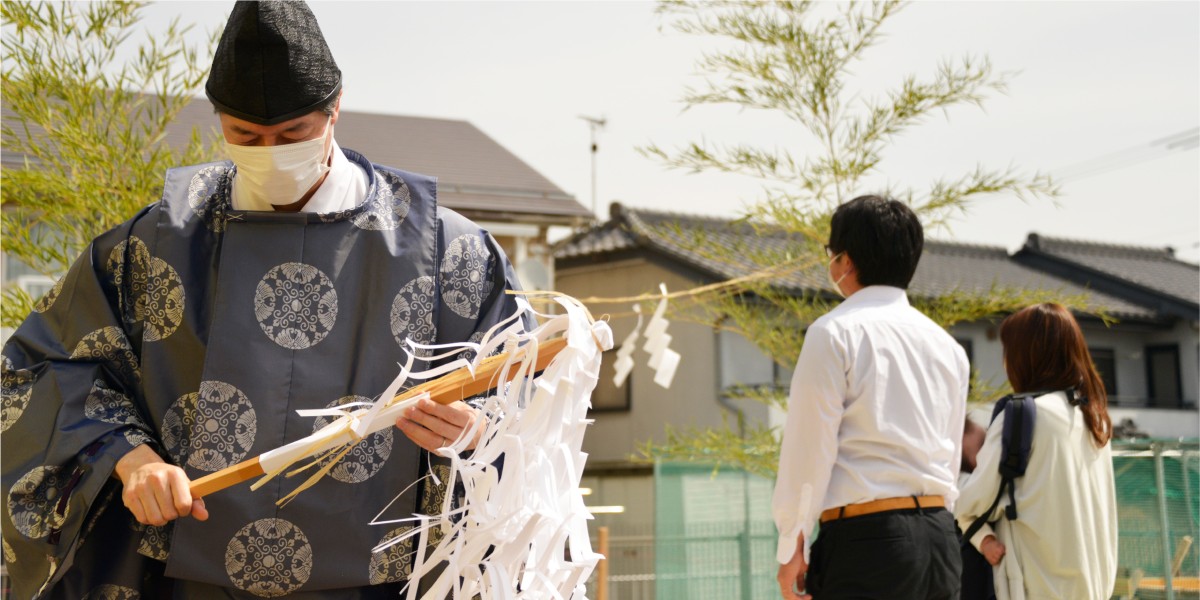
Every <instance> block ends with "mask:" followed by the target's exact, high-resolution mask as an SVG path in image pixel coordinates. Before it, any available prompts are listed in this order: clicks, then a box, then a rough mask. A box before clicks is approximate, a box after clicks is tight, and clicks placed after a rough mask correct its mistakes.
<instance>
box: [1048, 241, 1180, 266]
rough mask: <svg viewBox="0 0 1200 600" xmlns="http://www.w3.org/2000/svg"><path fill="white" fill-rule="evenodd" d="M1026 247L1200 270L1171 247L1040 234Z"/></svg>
mask: <svg viewBox="0 0 1200 600" xmlns="http://www.w3.org/2000/svg"><path fill="white" fill-rule="evenodd" d="M1025 245H1026V246H1027V247H1030V248H1032V249H1034V250H1041V251H1043V252H1053V251H1054V250H1055V249H1064V250H1065V249H1077V250H1085V251H1092V252H1095V253H1096V254H1101V255H1106V256H1124V257H1130V258H1159V259H1166V260H1170V261H1173V262H1177V263H1180V264H1184V265H1188V266H1192V267H1197V268H1200V265H1197V264H1195V263H1190V262H1188V261H1185V260H1181V259H1179V258H1178V257H1177V256H1175V252H1174V249H1172V248H1171V247H1170V246H1137V245H1133V244H1114V243H1111V242H1098V241H1094V240H1081V239H1076V238H1064V237H1056V236H1048V235H1044V234H1040V233H1031V234H1029V237H1028V238H1027V239H1026V242H1025Z"/></svg>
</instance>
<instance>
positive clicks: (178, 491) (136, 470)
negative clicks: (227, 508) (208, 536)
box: [114, 444, 208, 525]
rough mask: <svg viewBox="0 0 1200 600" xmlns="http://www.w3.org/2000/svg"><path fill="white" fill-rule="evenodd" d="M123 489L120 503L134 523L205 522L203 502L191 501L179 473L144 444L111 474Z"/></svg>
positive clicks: (180, 471)
mask: <svg viewBox="0 0 1200 600" xmlns="http://www.w3.org/2000/svg"><path fill="white" fill-rule="evenodd" d="M114 474H115V475H116V477H117V479H120V480H121V484H122V485H124V486H125V489H124V491H122V492H121V500H122V501H123V502H124V503H125V508H128V509H129V512H131V513H133V516H134V518H136V519H137V520H138V523H142V524H144V525H166V524H167V522H168V521H173V520H175V519H178V518H179V517H186V516H189V515H190V516H192V517H195V519H196V520H197V521H206V520H208V510H207V509H206V508H204V500H201V499H200V498H195V499H193V498H192V493H191V490H189V489H188V484H189V483H190V482H189V481H188V476H187V474H186V473H184V472H183V469H180V468H179V467H176V466H175V465H172V464H169V463H167V462H165V461H164V460H163V459H162V458H161V457H160V456H159V455H158V454H157V453H156V452H154V450H153V449H151V448H150V446H147V445H145V444H143V445H141V446H138V447H137V448H134V449H133V450H130V451H129V453H128V454H126V455H125V456H122V457H121V459H120V460H118V461H117V467H116V469H115V471H114Z"/></svg>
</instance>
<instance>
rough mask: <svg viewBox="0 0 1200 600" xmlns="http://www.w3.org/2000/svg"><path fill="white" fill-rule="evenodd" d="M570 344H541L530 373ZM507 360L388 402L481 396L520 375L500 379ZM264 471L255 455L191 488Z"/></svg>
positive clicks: (206, 489)
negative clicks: (424, 398)
mask: <svg viewBox="0 0 1200 600" xmlns="http://www.w3.org/2000/svg"><path fill="white" fill-rule="evenodd" d="M566 345H567V339H566V338H555V339H553V340H550V341H547V342H542V343H541V344H539V345H538V355H537V360H536V362H534V368H533V370H532V371H530V372H531V373H536V372H538V371H542V370H544V369H545V368H546V367H547V366H549V364H550V361H551V360H552V359H553V358H554V357H555V356H557V355H558V353H559V352H560V351H561V350H562V349H563V348H565V347H566ZM507 360H508V353H504V354H498V355H496V356H490V357H488V358H485V359H484V360H483V361H481V362H480V363H479V366H478V367H476V368H475V373H474V374H471V371H470V370H469V369H467V368H466V367H463V368H461V369H458V370H455V371H451V372H450V373H447V374H445V375H443V376H442V377H439V378H437V379H433V380H431V381H427V382H425V383H423V384H421V385H418V386H414V387H412V388H409V389H408V390H406V391H404V392H402V393H400V394H397V395H396V397H394V398H392V400H391V402H389V403H388V405H389V406H390V405H393V404H396V403H399V402H403V401H405V400H408V399H411V398H415V397H417V396H419V395H421V394H424V393H426V392H428V393H429V399H430V400H433V401H434V402H437V403H438V404H450V403H452V402H456V401H459V400H462V399H464V398H470V397H472V396H477V395H479V394H481V393H483V392H486V391H488V390H490V389H494V388H496V387H499V386H500V385H502V384H504V383H507V382H508V381H510V380H511V379H512V378H513V377H516V375H517V373H518V372H519V371H520V368H519V365H520V364H521V363H519V362H518V363H515V364H513V366H512V368H510V369H509V371H508V374H507V378H506V379H505V380H504V381H499V380H498V379H496V377H497V376H498V375H499V372H500V369H501V368H502V367H503V366H504V363H505V362H507ZM263 474H264V472H263V468H262V465H261V464H260V463H259V457H257V456H255V457H254V458H251V459H249V460H245V461H242V462H240V463H238V464H236V465H233V466H230V467H226V468H224V469H221V470H220V471H217V472H216V473H212V474H209V475H205V476H204V477H201V478H199V479H197V480H195V481H193V482H191V484H190V485H189V486H188V487H189V489H190V490H191V493H192V497H193V498H202V497H204V496H207V495H209V494H213V493H215V492H219V491H221V490H223V489H225V488H228V487H231V486H234V485H237V484H239V483H242V482H244V481H249V480H251V479H253V478H255V477H258V476H260V475H263Z"/></svg>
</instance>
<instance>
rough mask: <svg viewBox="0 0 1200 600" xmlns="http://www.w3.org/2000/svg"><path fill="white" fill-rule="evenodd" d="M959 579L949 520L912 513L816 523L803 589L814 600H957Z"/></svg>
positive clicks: (928, 512) (933, 513)
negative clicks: (806, 590)
mask: <svg viewBox="0 0 1200 600" xmlns="http://www.w3.org/2000/svg"><path fill="white" fill-rule="evenodd" d="M961 575H962V556H961V554H960V552H959V544H958V536H957V534H956V530H955V526H954V517H953V515H951V514H950V512H949V511H947V510H946V509H944V508H925V509H916V508H912V509H905V510H894V511H888V512H882V513H875V514H871V515H863V516H861V517H851V518H849V519H839V520H836V521H830V522H828V523H824V524H822V525H821V529H820V532H819V534H818V535H817V539H816V541H815V542H814V543H813V545H812V550H811V552H810V554H809V567H808V575H807V576H806V580H805V584H806V586H807V588H808V593H810V594H812V595H813V598H814V600H843V599H845V600H849V599H854V600H868V599H881V600H882V599H887V600H901V599H912V600H958V598H959V588H960V585H961V583H960V577H961Z"/></svg>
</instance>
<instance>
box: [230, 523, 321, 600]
mask: <svg viewBox="0 0 1200 600" xmlns="http://www.w3.org/2000/svg"><path fill="white" fill-rule="evenodd" d="M312 566H313V551H312V546H310V545H309V543H308V537H307V536H305V535H304V532H303V531H301V530H300V528H299V527H296V525H295V524H294V523H291V522H290V521H285V520H283V519H259V520H257V521H254V522H253V523H250V524H249V525H246V526H245V527H243V528H242V529H241V530H239V531H238V532H237V534H236V535H234V536H233V539H231V540H229V545H228V546H227V547H226V549H225V570H226V573H228V575H229V580H230V581H231V582H232V583H233V585H234V587H236V588H238V589H239V590H244V591H247V592H250V593H251V594H254V595H255V596H260V597H263V598H276V597H279V596H285V595H287V594H290V593H292V592H294V591H296V590H297V589H299V588H300V586H302V585H304V583H305V582H307V581H308V578H309V576H310V575H312Z"/></svg>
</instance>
